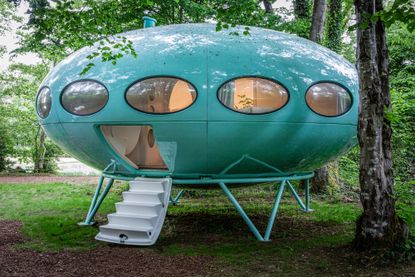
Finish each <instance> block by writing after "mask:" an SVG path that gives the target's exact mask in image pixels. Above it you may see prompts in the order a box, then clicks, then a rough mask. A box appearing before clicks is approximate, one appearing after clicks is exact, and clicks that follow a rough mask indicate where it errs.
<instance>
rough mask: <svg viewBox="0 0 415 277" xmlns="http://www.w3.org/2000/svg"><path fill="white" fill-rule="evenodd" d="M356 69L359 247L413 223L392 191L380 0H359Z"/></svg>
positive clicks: (392, 236)
mask: <svg viewBox="0 0 415 277" xmlns="http://www.w3.org/2000/svg"><path fill="white" fill-rule="evenodd" d="M355 8H356V16H357V24H358V29H357V70H358V73H359V86H360V109H359V125H358V130H359V132H358V139H359V145H360V151H361V152H360V176H359V181H360V189H361V192H360V200H361V202H362V206H363V213H362V215H361V216H360V217H359V219H358V220H357V222H356V235H355V240H354V243H355V245H356V247H357V248H359V249H373V248H378V247H389V248H390V247H394V246H396V245H397V244H398V243H400V242H403V241H404V240H406V239H407V236H408V228H407V226H406V225H405V224H404V223H403V221H402V220H401V219H399V218H398V216H397V215H396V207H395V199H394V197H393V183H394V178H393V172H392V148H391V134H392V129H391V123H390V120H389V119H388V118H387V116H386V112H387V111H388V110H389V109H390V102H391V101H390V92H389V77H388V74H389V72H388V49H387V45H386V37H385V27H384V23H383V22H382V20H381V19H377V20H376V21H373V20H370V19H371V17H372V16H375V15H376V14H377V13H379V12H382V11H383V5H382V1H381V0H356V1H355Z"/></svg>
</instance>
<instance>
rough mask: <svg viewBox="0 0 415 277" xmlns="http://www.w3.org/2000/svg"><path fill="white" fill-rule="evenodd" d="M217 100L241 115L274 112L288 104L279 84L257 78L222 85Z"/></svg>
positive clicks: (241, 79)
mask: <svg viewBox="0 0 415 277" xmlns="http://www.w3.org/2000/svg"><path fill="white" fill-rule="evenodd" d="M218 98H219V100H220V101H221V102H222V104H224V105H225V106H226V107H228V108H230V109H232V110H234V111H237V112H241V113H247V114H263V113H269V112H273V111H276V110H278V109H280V108H282V107H283V106H284V105H285V104H286V103H287V102H288V92H287V90H286V89H285V88H284V87H283V86H281V85H280V84H278V83H276V82H274V81H271V80H268V79H263V78H258V77H244V78H239V79H235V80H232V81H229V82H227V83H225V84H223V85H222V86H221V87H220V88H219V91H218Z"/></svg>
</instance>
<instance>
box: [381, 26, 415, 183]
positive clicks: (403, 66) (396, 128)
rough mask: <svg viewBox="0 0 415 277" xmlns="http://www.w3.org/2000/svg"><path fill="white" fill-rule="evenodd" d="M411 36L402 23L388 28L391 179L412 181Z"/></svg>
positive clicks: (414, 102) (414, 84) (414, 51)
mask: <svg viewBox="0 0 415 277" xmlns="http://www.w3.org/2000/svg"><path fill="white" fill-rule="evenodd" d="M414 41H415V34H414V33H410V32H409V31H408V30H407V29H406V27H405V25H404V24H402V23H397V24H394V25H392V26H391V27H390V28H389V29H388V36H387V42H388V47H389V61H390V85H391V95H392V111H391V114H389V115H388V116H389V118H390V119H392V120H391V121H392V127H393V137H392V143H393V159H394V171H395V176H396V177H397V178H398V179H400V180H401V181H403V182H405V181H408V180H412V179H415V140H414V134H415V44H414V43H413V42H414Z"/></svg>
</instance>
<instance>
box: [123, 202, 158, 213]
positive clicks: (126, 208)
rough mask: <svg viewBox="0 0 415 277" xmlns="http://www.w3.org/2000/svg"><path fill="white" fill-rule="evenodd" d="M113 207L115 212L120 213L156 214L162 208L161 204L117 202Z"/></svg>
mask: <svg viewBox="0 0 415 277" xmlns="http://www.w3.org/2000/svg"><path fill="white" fill-rule="evenodd" d="M115 208H116V211H117V213H122V214H132V215H137V214H146V215H154V216H157V215H158V214H159V213H160V211H161V209H162V204H153V203H137V202H119V203H115Z"/></svg>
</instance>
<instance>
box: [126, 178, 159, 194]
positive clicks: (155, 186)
mask: <svg viewBox="0 0 415 277" xmlns="http://www.w3.org/2000/svg"><path fill="white" fill-rule="evenodd" d="M141 190H146V191H157V192H163V191H164V185H163V183H162V182H160V181H158V182H155V181H141V180H133V181H130V191H141Z"/></svg>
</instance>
